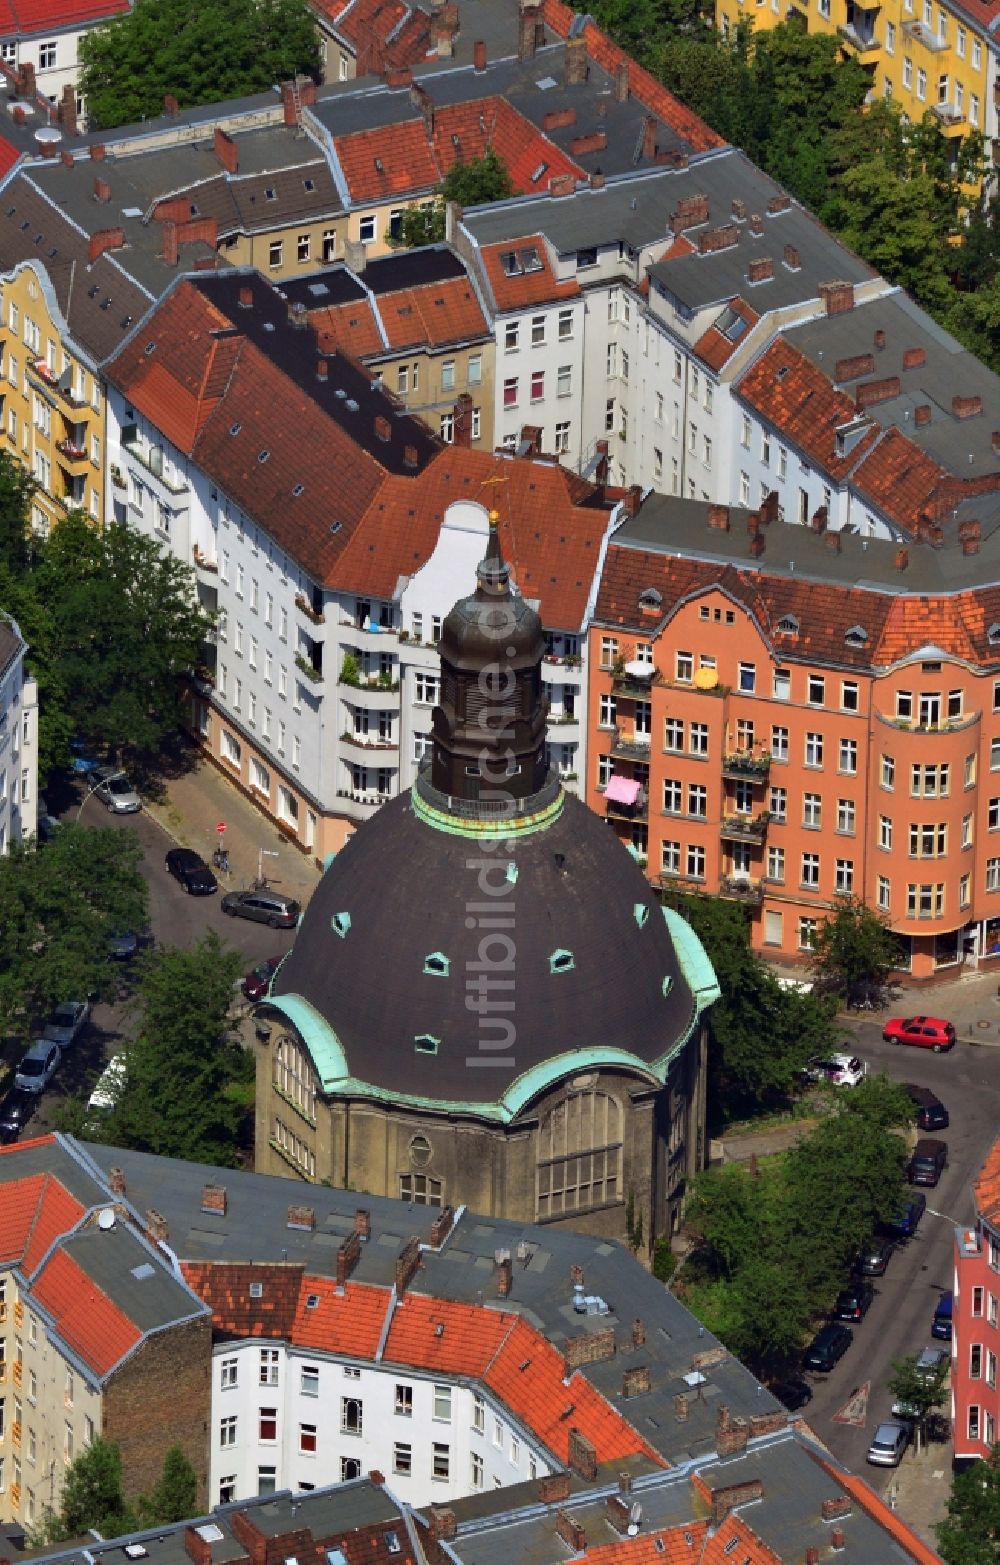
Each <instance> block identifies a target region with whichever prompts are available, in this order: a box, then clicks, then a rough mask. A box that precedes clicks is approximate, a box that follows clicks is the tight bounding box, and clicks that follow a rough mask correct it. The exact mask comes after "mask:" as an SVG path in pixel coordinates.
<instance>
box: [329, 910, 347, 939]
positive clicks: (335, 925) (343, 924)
mask: <svg viewBox="0 0 1000 1565" xmlns="http://www.w3.org/2000/svg"><path fill="white" fill-rule="evenodd" d="M350 927H351V915H350V913H334V915H333V917H332V918H331V920H330V928H331V929H332V930H333V932H334V934H335V935H339V936H340V938H341V940H345V939H346V938H347V931H348V930H349V929H350Z"/></svg>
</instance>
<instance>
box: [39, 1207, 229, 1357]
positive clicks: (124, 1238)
mask: <svg viewBox="0 0 1000 1565" xmlns="http://www.w3.org/2000/svg"><path fill="white" fill-rule="evenodd" d="M59 1247H60V1249H61V1250H64V1251H65V1252H66V1254H67V1255H68V1256H69V1257H70V1258H71V1260H73V1261H75V1262H76V1264H77V1266H79V1267H80V1269H81V1270H82V1271H84V1272H86V1274H87V1276H88V1277H89V1278H90V1279H91V1280H92V1281H93V1282H95V1283H96V1284H97V1286H98V1287H99V1288H100V1289H101V1291H102V1293H106V1294H107V1296H108V1298H109V1299H113V1300H114V1302H115V1303H116V1304H117V1305H118V1307H119V1309H121V1310H123V1311H124V1313H125V1314H126V1315H127V1316H128V1318H129V1320H130V1321H133V1322H134V1323H135V1325H136V1326H138V1327H139V1330H140V1331H142V1332H147V1331H154V1330H156V1329H157V1328H158V1327H160V1326H169V1325H171V1324H172V1323H173V1322H175V1321H179V1320H188V1319H190V1318H191V1317H193V1316H196V1315H203V1314H204V1313H205V1306H204V1305H203V1304H202V1302H201V1300H200V1299H199V1298H198V1297H197V1296H196V1295H195V1294H193V1293H192V1292H191V1291H190V1289H189V1288H188V1287H187V1286H186V1284H185V1283H183V1282H180V1281H178V1279H177V1278H176V1277H175V1276H174V1275H173V1273H172V1272H171V1270H170V1268H169V1267H168V1266H167V1265H166V1263H165V1261H164V1258H163V1254H162V1252H161V1251H157V1253H156V1255H155V1256H152V1255H150V1252H149V1247H148V1246H147V1245H144V1244H143V1243H142V1241H141V1240H140V1238H139V1237H138V1235H137V1234H135V1233H134V1232H133V1231H132V1230H131V1229H129V1228H128V1227H127V1226H126V1225H125V1224H124V1223H116V1224H115V1226H114V1227H113V1228H111V1229H107V1230H105V1229H102V1228H98V1227H89V1228H84V1229H82V1230H81V1231H80V1232H79V1233H77V1234H73V1235H71V1236H70V1237H69V1238H68V1239H64V1240H62V1242H61V1244H60V1246H59Z"/></svg>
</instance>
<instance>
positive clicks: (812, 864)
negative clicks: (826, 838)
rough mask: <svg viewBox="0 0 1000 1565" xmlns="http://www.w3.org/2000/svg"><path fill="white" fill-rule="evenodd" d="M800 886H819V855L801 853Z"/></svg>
mask: <svg viewBox="0 0 1000 1565" xmlns="http://www.w3.org/2000/svg"><path fill="white" fill-rule="evenodd" d="M802 884H803V886H818V885H819V854H818V853H803V855H802Z"/></svg>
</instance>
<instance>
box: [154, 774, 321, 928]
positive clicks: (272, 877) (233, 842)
mask: <svg viewBox="0 0 1000 1565" xmlns="http://www.w3.org/2000/svg"><path fill="white" fill-rule="evenodd" d="M145 809H146V811H147V813H148V814H149V815H151V816H152V818H153V819H154V820H155V821H156V822H157V824H158V825H160V826H162V828H163V830H164V831H165V832H166V833H167V835H168V837H170V838H172V839H173V841H174V842H175V843H177V844H178V845H179V846H180V847H183V848H193V849H194V850H195V852H196V853H200V854H201V856H202V858H203V859H204V860H205V862H206V863H208V864H211V862H212V854H213V853H214V852H215V849H216V848H217V847H218V846H219V844H220V843H222V844H223V845H224V846H225V847H226V848H228V849H229V863H230V866H231V868H230V874H229V877H228V880H227V878H226V876H225V875H220V876H219V880H220V882H221V883H222V885H223V886H224V887H225V888H227V889H232V890H236V891H238V890H240V889H241V887H243V886H244V885H248V884H249V883H250V881H251V880H252V879H253V878H254V876H255V875H256V874H257V870H258V864H260V863H262V864H263V873H264V875H265V876H266V878H267V879H268V880H269V881H270V883H271V884H272V885H273V886H275V887H276V888H277V889H278V890H279V891H282V892H284V893H286V895H288V896H292V897H295V898H296V899H297V900H298V901H299V902H301V903H302V904H303V906H305V905H306V903H308V901H309V899H310V897H311V896H312V894H313V891H314V890H315V889H316V886H317V885H318V883H319V879H320V873H319V870H318V869H317V868H316V865H315V862H314V861H313V859H312V858H311V857H309V856H307V855H306V854H304V853H301V852H300V851H299V849H298V848H296V847H293V846H292V844H291V843H289V842H287V841H286V839H285V838H284V837H283V836H282V835H281V833H280V832H279V831H278V829H277V827H276V826H275V824H274V822H273V821H270V820H268V819H267V817H266V816H265V815H262V814H261V813H260V811H259V810H256V809H254V807H253V805H252V804H251V803H250V801H249V799H246V798H244V796H243V795H242V794H241V793H239V792H237V790H236V789H235V788H232V787H231V786H230V785H229V784H228V783H227V782H226V779H225V778H224V777H222V776H221V775H220V773H219V772H218V771H217V770H216V768H215V767H214V766H213V765H212V764H211V762H210V761H199V762H198V763H197V764H196V766H195V767H194V769H193V770H192V771H190V772H187V773H185V774H184V776H182V777H176V778H172V779H171V780H170V781H169V782H167V783H166V784H165V798H164V800H163V801H162V802H161V803H158V804H148V805H146V806H145ZM220 822H225V826H226V830H225V833H224V834H222V833H219V832H217V831H216V826H217V825H218V824H219V823H220ZM261 849H264V856H263V860H261V858H260V850H261Z"/></svg>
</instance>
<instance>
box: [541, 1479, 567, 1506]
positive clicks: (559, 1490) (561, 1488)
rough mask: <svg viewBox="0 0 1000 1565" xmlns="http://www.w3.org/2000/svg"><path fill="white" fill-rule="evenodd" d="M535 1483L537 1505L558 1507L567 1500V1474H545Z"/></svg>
mask: <svg viewBox="0 0 1000 1565" xmlns="http://www.w3.org/2000/svg"><path fill="white" fill-rule="evenodd" d="M537 1483H538V1489H537V1492H538V1503H539V1505H558V1504H559V1503H560V1502H561V1501H562V1500H568V1499H569V1491H570V1481H569V1473H546V1475H545V1477H544V1478H539V1479H538V1481H537Z"/></svg>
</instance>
